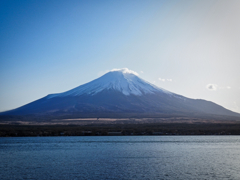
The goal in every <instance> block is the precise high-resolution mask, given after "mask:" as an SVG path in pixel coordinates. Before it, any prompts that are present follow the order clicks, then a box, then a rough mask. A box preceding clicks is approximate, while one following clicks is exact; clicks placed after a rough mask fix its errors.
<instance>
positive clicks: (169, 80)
mask: <svg viewBox="0 0 240 180" xmlns="http://www.w3.org/2000/svg"><path fill="white" fill-rule="evenodd" d="M158 80H159V81H162V82H165V81H168V82H172V81H173V80H172V79H163V78H158Z"/></svg>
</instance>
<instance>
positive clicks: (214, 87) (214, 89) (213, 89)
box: [206, 84, 218, 91]
mask: <svg viewBox="0 0 240 180" xmlns="http://www.w3.org/2000/svg"><path fill="white" fill-rule="evenodd" d="M217 87H218V86H217V85H216V84H208V85H207V86H206V88H207V89H208V90H210V91H216V90H217Z"/></svg>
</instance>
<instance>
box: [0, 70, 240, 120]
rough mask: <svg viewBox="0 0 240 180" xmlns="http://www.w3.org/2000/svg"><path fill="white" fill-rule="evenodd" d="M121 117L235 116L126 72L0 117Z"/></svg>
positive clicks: (211, 104) (107, 76)
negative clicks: (29, 115)
mask: <svg viewBox="0 0 240 180" xmlns="http://www.w3.org/2000/svg"><path fill="white" fill-rule="evenodd" d="M27 114H33V115H54V116H62V115H67V116H69V117H71V116H74V117H78V116H79V117H82V116H91V117H99V116H105V117H107V116H113V115H114V114H115V115H117V114H121V115H123V116H124V115H125V116H130V115H131V116H132V115H134V114H135V115H144V114H152V115H159V114H168V115H173V114H179V115H194V114H203V115H209V114H211V115H226V116H239V117H240V115H239V114H237V113H234V112H232V111H229V110H227V109H225V108H223V107H221V106H219V105H217V104H215V103H213V102H209V101H205V100H194V99H190V98H186V97H183V96H180V95H177V94H174V93H172V92H169V91H167V90H164V89H162V88H159V87H157V86H154V85H152V84H150V83H148V82H147V81H145V80H143V79H141V78H140V77H138V76H137V75H136V74H135V73H134V72H133V71H130V70H128V69H120V70H113V71H110V72H108V73H107V74H105V75H103V76H102V77H100V78H98V79H96V80H93V81H91V82H89V83H86V84H84V85H81V86H79V87H76V88H74V89H72V90H69V91H67V92H63V93H58V94H50V95H48V96H46V97H44V98H41V99H39V100H37V101H34V102H32V103H29V104H27V105H24V106H22V107H19V108H17V109H14V110H11V111H7V112H3V113H1V115H27Z"/></svg>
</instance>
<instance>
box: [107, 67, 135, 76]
mask: <svg viewBox="0 0 240 180" xmlns="http://www.w3.org/2000/svg"><path fill="white" fill-rule="evenodd" d="M112 71H121V72H123V73H131V74H134V75H136V76H138V75H139V74H138V73H137V72H135V71H132V70H130V69H128V68H122V69H112V70H111V71H110V72H112Z"/></svg>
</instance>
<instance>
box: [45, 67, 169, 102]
mask: <svg viewBox="0 0 240 180" xmlns="http://www.w3.org/2000/svg"><path fill="white" fill-rule="evenodd" d="M103 90H116V91H119V92H121V93H123V94H124V95H126V96H128V95H137V96H141V95H143V94H149V93H155V92H157V91H161V92H163V93H167V94H169V93H170V92H169V91H166V90H164V89H161V88H158V87H157V86H155V85H153V84H150V83H149V82H147V81H145V80H143V79H141V78H140V77H138V73H136V72H134V71H132V70H129V69H128V68H123V69H113V70H111V71H109V72H108V73H106V74H104V75H103V76H101V77H99V78H97V79H95V80H93V81H91V82H89V83H86V84H83V85H81V86H78V87H76V88H74V89H72V90H69V91H66V92H63V93H59V94H51V95H49V96H48V98H53V97H59V96H61V97H63V96H80V95H95V94H97V93H99V92H101V91H103Z"/></svg>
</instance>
